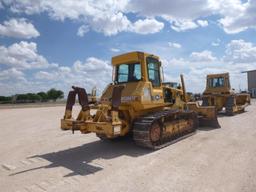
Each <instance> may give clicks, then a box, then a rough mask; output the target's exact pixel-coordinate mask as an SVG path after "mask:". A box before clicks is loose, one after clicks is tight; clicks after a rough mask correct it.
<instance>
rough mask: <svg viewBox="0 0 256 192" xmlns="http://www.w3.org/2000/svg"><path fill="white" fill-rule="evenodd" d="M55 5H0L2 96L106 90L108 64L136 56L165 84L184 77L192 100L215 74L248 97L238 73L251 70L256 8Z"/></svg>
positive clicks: (185, 0)
mask: <svg viewBox="0 0 256 192" xmlns="http://www.w3.org/2000/svg"><path fill="white" fill-rule="evenodd" d="M56 2H57V3H56ZM56 2H55V1H51V0H45V1H40V0H38V1H33V0H27V1H19V0H16V1H14V0H0V95H12V94H16V93H24V92H38V91H46V90H48V89H50V88H52V87H54V88H58V89H62V90H64V91H65V93H66V92H67V91H68V90H69V89H70V87H71V85H78V86H82V87H85V88H86V89H87V90H89V91H90V89H91V88H92V87H94V86H97V88H98V89H99V91H100V90H102V89H104V87H105V86H106V84H108V83H110V82H111V73H112V72H111V70H112V69H111V63H110V62H111V57H112V56H113V55H118V54H121V53H124V52H129V51H137V50H138V51H146V52H149V53H153V54H156V55H158V56H160V58H161V60H162V63H163V65H164V71H165V80H166V81H179V74H180V73H183V74H184V75H185V80H186V84H187V89H188V90H189V91H193V92H202V91H203V89H204V86H205V76H206V74H208V73H219V72H230V75H231V84H232V87H234V88H235V89H237V90H239V89H246V86H247V83H246V75H245V74H241V71H244V70H250V69H256V39H255V35H256V33H255V32H256V31H255V28H256V15H255V12H256V2H255V1H252V0H249V1H240V0H218V1H214V0H207V1H205V0H193V1H191V0H180V1H178V2H177V1H167V0H161V1H157V2H154V1H146V0H140V1H139V0H120V1H116V0H101V1H100V0H77V1H66V0H60V1H56Z"/></svg>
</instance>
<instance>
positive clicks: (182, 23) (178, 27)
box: [171, 20, 198, 32]
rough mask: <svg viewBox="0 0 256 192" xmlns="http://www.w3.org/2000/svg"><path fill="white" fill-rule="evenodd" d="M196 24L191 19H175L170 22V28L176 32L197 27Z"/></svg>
mask: <svg viewBox="0 0 256 192" xmlns="http://www.w3.org/2000/svg"><path fill="white" fill-rule="evenodd" d="M197 27H198V25H197V24H196V23H195V22H193V21H191V20H176V21H173V22H172V25H171V28H172V29H173V30H175V31H177V32H182V31H187V30H190V29H195V28H197Z"/></svg>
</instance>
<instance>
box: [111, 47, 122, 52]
mask: <svg viewBox="0 0 256 192" xmlns="http://www.w3.org/2000/svg"><path fill="white" fill-rule="evenodd" d="M110 51H112V52H120V49H117V48H111V49H110Z"/></svg>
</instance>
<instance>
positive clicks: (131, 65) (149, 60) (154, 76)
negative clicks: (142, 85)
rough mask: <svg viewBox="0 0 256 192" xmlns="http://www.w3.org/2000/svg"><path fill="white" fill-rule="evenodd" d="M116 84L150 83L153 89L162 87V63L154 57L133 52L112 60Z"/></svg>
mask: <svg viewBox="0 0 256 192" xmlns="http://www.w3.org/2000/svg"><path fill="white" fill-rule="evenodd" d="M112 64H113V66H114V69H113V70H114V71H113V72H114V78H113V80H114V83H115V84H122V83H132V82H138V81H150V82H151V84H152V87H154V88H157V87H159V88H160V87H161V74H160V68H161V62H160V61H159V59H158V58H157V57H156V56H154V55H149V54H146V53H142V52H131V53H128V54H125V55H119V56H116V57H114V58H112Z"/></svg>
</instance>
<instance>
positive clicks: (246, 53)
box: [224, 39, 256, 67]
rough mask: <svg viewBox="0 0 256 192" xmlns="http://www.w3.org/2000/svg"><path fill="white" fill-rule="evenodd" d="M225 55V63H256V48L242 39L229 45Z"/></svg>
mask: <svg viewBox="0 0 256 192" xmlns="http://www.w3.org/2000/svg"><path fill="white" fill-rule="evenodd" d="M225 53H226V55H225V57H224V59H225V61H229V62H232V63H256V46H255V45H253V44H252V43H251V42H246V41H244V40H242V39H239V40H232V41H231V42H230V43H228V44H227V47H226V51H225ZM255 67H256V65H255Z"/></svg>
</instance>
